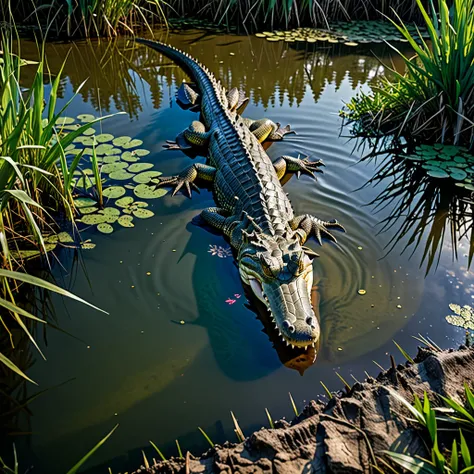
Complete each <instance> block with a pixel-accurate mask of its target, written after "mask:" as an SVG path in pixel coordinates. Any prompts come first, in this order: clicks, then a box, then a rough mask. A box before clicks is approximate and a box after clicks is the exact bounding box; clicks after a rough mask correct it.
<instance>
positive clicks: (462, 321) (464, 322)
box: [446, 303, 474, 331]
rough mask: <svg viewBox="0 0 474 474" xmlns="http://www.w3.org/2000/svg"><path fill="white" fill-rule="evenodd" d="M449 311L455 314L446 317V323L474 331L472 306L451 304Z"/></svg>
mask: <svg viewBox="0 0 474 474" xmlns="http://www.w3.org/2000/svg"><path fill="white" fill-rule="evenodd" d="M449 309H450V310H451V311H452V312H453V313H455V314H450V315H448V316H446V321H447V322H448V323H449V324H452V325H453V326H457V327H460V328H464V329H470V330H472V331H474V310H473V308H472V307H471V306H469V305H465V306H462V307H461V306H460V305H458V304H454V303H451V304H450V305H449Z"/></svg>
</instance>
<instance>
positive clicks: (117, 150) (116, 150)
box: [105, 147, 122, 156]
mask: <svg viewBox="0 0 474 474" xmlns="http://www.w3.org/2000/svg"><path fill="white" fill-rule="evenodd" d="M120 153H122V150H121V149H120V148H113V147H112V148H110V149H109V150H107V151H106V152H105V155H106V156H110V155H120Z"/></svg>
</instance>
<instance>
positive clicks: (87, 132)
mask: <svg viewBox="0 0 474 474" xmlns="http://www.w3.org/2000/svg"><path fill="white" fill-rule="evenodd" d="M94 133H95V129H94V128H92V127H91V128H88V129H87V130H84V131H83V132H82V134H83V135H86V136H90V135H94Z"/></svg>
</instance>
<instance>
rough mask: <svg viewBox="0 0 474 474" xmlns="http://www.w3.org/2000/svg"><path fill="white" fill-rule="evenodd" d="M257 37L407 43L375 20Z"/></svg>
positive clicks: (387, 25) (411, 29)
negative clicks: (326, 28)
mask: <svg viewBox="0 0 474 474" xmlns="http://www.w3.org/2000/svg"><path fill="white" fill-rule="evenodd" d="M407 29H408V31H409V32H410V34H411V35H412V37H417V31H418V30H417V28H416V27H414V26H410V25H408V26H407ZM421 34H423V32H421ZM256 36H257V37H259V38H265V39H266V40H267V41H285V42H287V43H294V42H298V41H299V42H305V43H316V42H327V43H344V44H345V45H347V46H357V45H358V44H359V43H382V42H383V41H403V42H406V41H407V40H406V39H405V38H404V37H403V36H402V35H401V34H400V32H399V31H398V30H397V28H396V27H395V26H394V25H393V24H391V23H388V22H383V21H375V20H367V21H354V22H334V23H330V24H329V30H325V29H319V28H295V29H293V30H288V31H264V32H262V33H257V34H256Z"/></svg>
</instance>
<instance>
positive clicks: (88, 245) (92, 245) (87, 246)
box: [81, 242, 96, 250]
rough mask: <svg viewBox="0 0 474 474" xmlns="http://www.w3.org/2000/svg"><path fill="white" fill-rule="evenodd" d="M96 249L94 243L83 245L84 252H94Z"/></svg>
mask: <svg viewBox="0 0 474 474" xmlns="http://www.w3.org/2000/svg"><path fill="white" fill-rule="evenodd" d="M95 247H96V244H94V243H93V242H82V243H81V248H82V249H83V250H92V249H94V248H95Z"/></svg>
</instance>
